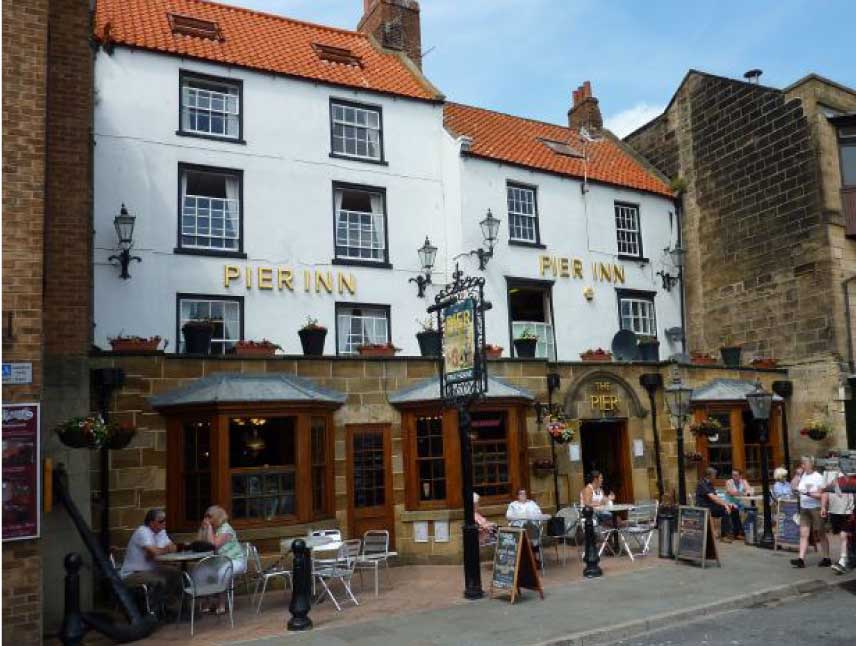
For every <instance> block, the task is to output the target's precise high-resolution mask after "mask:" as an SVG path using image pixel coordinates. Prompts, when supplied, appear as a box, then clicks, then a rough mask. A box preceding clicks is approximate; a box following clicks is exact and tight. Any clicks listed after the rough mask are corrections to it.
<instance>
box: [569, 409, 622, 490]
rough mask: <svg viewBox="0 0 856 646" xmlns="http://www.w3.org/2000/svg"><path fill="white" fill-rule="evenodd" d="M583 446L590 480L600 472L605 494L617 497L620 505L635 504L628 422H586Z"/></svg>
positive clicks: (586, 473) (585, 467) (584, 460)
mask: <svg viewBox="0 0 856 646" xmlns="http://www.w3.org/2000/svg"><path fill="white" fill-rule="evenodd" d="M580 443H581V449H582V462H583V470H584V474H585V477H586V478H588V475H589V474H590V473H591V471H592V470H597V471H600V472H601V473H602V474H603V485H604V491H611V492H612V493H614V494H615V501H616V502H621V503H632V502H633V500H634V498H633V462H632V461H631V459H630V441H629V437H628V432H627V423H626V422H625V421H624V420H619V421H614V422H597V421H592V422H584V423H583V426H582V429H581V431H580ZM574 500H576V498H574Z"/></svg>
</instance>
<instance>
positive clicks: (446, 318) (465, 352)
mask: <svg viewBox="0 0 856 646" xmlns="http://www.w3.org/2000/svg"><path fill="white" fill-rule="evenodd" d="M475 310H476V308H475V301H474V300H473V299H472V298H466V299H464V300H462V301H458V302H457V303H454V304H452V305H450V306H449V307H447V308H446V309H445V310H443V375H444V377H445V380H446V383H447V384H454V383H459V382H462V381H472V379H473V378H474V377H475V369H476V362H475V360H476V320H475V318H476V317H475V314H476V312H475Z"/></svg>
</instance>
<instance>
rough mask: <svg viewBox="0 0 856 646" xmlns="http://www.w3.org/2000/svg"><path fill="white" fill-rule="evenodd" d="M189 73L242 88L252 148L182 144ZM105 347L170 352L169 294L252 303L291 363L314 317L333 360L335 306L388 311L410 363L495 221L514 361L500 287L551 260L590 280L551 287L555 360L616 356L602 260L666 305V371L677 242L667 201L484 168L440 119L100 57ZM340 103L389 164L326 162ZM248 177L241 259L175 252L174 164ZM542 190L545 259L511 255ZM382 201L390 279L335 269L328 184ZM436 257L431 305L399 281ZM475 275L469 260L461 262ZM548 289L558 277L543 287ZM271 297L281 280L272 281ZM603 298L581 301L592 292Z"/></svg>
mask: <svg viewBox="0 0 856 646" xmlns="http://www.w3.org/2000/svg"><path fill="white" fill-rule="evenodd" d="M179 69H183V70H189V71H195V72H200V73H204V74H210V75H212V76H218V77H226V78H229V77H234V78H239V79H241V80H242V81H243V105H242V111H243V114H244V121H243V133H242V135H243V139H244V140H245V141H246V144H238V143H227V142H218V141H211V140H207V139H200V138H194V137H184V136H178V135H176V134H175V131H176V130H177V127H178V110H179V108H178V96H179V92H178V84H179ZM95 78H96V81H95V86H96V109H95V144H96V145H95V207H94V210H95V216H94V217H95V232H96V233H95V268H94V279H95V322H96V329H95V341H96V344H98V345H100V346H101V347H109V345H108V343H107V338H108V337H112V336H116V335H117V334H119V333H124V334H137V335H141V336H152V335H155V334H158V335H160V336H162V337H164V338H167V339H169V340H170V347H169V350H170V351H174V350H175V348H176V345H177V344H176V339H175V336H176V294H177V293H194V294H206V295H223V296H243V297H244V338H246V339H254V340H259V339H261V338H267V339H270V340H272V341H275V342H276V343H279V344H280V345H282V346H283V348H284V351H285V352H287V353H299V352H300V344H299V340H298V337H297V330H298V328H299V327H300V326H301V325H302V324H303V322H304V321H305V319H306V316H307V315H311V316H313V317H315V318H317V319H319V321H320V322H321V323H323V324H325V325H327V326H328V327H329V329H330V332H329V333H328V335H327V345H326V348H325V353H326V354H334V353H335V350H336V348H335V332H334V330H335V320H334V312H335V303H336V302H347V301H352V302H357V303H369V304H388V305H390V306H391V329H392V341H393V342H394V343H395V344H396V345H397V346H399V347H401V348H402V349H403V353H402V354H407V355H412V354H418V345H417V343H416V339H415V336H414V334H415V332H416V331H418V326H417V324H416V319H417V318H424V317H425V308H426V307H427V306H428V305H429V304H430V303H431V302H433V296H434V294H435V293H436V291H437V289H438V286H439V285H441V284H442V283H443V282H444V281H445V280H446V279H447V276H448V275H449V272H450V270H451V269H452V268H453V266H454V260H453V257H454V256H455V255H456V254H458V253H460V252H461V251H463V250H469V249H473V248H476V247H478V246H480V245H481V234H480V229H479V227H478V221H479V220H481V219H482V218H483V217H484V214H485V212H486V210H487V209H488V208H491V209H492V210H493V213H494V215H495V216H496V217H498V218H500V219H501V220H502V226H501V229H500V242H499V244H498V246H497V249H496V252H495V256H494V258H493V259H492V260H491V261H490V263H489V265H488V268H487V271H486V272H485V276H486V278H487V281H488V282H487V288H486V293H487V297H488V298H489V299H490V300H491V301H492V303H493V306H494V308H493V310H491V311H490V312H489V313H488V318H487V326H488V334H487V338H488V341H489V342H493V343H497V344H499V345H502V346H504V347H505V348H506V353H505V354H506V356H508V354H509V352H508V348H509V347H510V339H509V331H508V330H509V326H508V318H507V305H506V281H505V276H513V277H518V278H534V279H540V278H542V277H541V275H540V272H539V262H538V257H539V256H540V255H542V254H546V255H552V256H559V257H568V258H574V257H577V258H580V259H581V260H582V261H583V263H584V275H585V280H582V281H581V280H579V279H573V278H561V277H557V278H555V285H554V288H553V306H554V319H555V323H556V343H557V349H558V358H559V359H560V360H575V359H577V358H578V355H579V352H581V351H582V350H584V349H586V348H588V347H596V346H602V347H608V346H609V343H610V341H611V339H612V336H613V335H614V334H615V332H616V331H617V329H618V311H617V302H616V297H615V286H613V285H611V284H608V283H602V282H594V281H592V280H591V263H592V262H593V261H602V262H613V261H615V262H617V263H619V264H621V265H623V266H624V268H625V273H626V282H625V284H624V285H619V287H624V288H627V289H639V290H648V291H656V292H657V296H656V312H657V325H658V333H659V336H660V342H661V348H660V350H661V357H666V356H668V355H669V354H670V353H671V352H675V351H678V350H679V348H678V347H677V346H669V345H668V344H667V342H666V339H665V335H663V330H664V329H665V328H668V327H672V326H678V325H680V311H679V298H678V291H677V290H673V291H672V292H671V293H666V292H664V291H663V290H662V288H661V281H660V279H659V277H657V276H655V273H656V271H658V270H659V269H661V268H663V267H664V266H665V267H666V269H667V270H671V272H672V273H674V269H673V268H672V267H671V265H670V263H669V262H668V258H667V257H665V256H664V254H663V251H662V250H663V249H664V248H665V247H667V246H669V244H670V241H674V239H675V236H676V233H675V232H674V230H673V229H674V226H673V227H672V228H670V221H669V212H670V211H674V206H673V203H672V202H671V201H670V200H668V199H664V198H660V197H657V196H652V195H649V194H645V193H640V192H637V191H631V190H627V189H621V188H617V187H610V186H604V185H598V184H594V183H592V184H590V191H589V192H588V193H587V195H586V196H585V198H583V197H582V195H581V192H580V182H579V181H576V180H572V179H567V178H561V177H557V176H554V175H550V174H546V173H540V172H534V171H528V170H525V169H520V168H515V167H512V166H508V165H502V164H498V163H494V162H490V161H483V160H478V159H473V158H467V157H461V155H460V154H459V142H457V141H455V140H453V138H452V137H450V136H449V134H448V133H447V132H446V131H445V130H444V129H443V127H442V106H440V105H437V104H431V103H428V102H424V101H414V100H407V99H401V98H395V97H389V96H385V95H380V94H375V93H370V92H360V91H354V90H349V89H344V88H337V87H332V86H327V85H323V84H321V83H312V82H306V81H300V80H294V79H288V78H283V77H281V76H275V75H272V74H262V73H257V72H252V71H248V70H244V69H240V68H230V67H225V66H220V65H214V64H208V63H203V62H199V61H194V60H191V59H181V58H178V57H173V56H166V55H160V54H156V53H151V52H144V51H139V50H130V49H126V48H122V47H117V48H116V49H115V50H114V52H113V54H112V55H107V54H106V53H105V52H104V51H103V50H101V51H99V53H98V55H97V57H96V67H95ZM330 97H335V98H341V99H345V100H351V101H355V102H361V103H367V104H372V105H380V106H382V108H383V136H384V158H385V160H386V161H387V162H388V165H386V166H384V165H378V164H371V163H363V162H356V161H347V160H341V159H333V158H331V157H330V156H329V153H330V130H329V100H330ZM180 162H181V163H188V164H199V165H205V166H214V167H222V168H232V169H238V170H242V171H243V225H244V245H243V248H244V252H245V253H246V254H247V259H246V260H244V259H228V258H219V257H209V256H202V255H179V254H175V253H174V252H173V250H174V248H175V247H176V243H177V239H176V236H177V228H178V164H179V163H180ZM508 180H512V181H518V182H522V183H524V184H530V185H534V186H536V187H537V199H538V210H539V220H540V231H541V241H542V243H544V244H545V245H546V247H547V248H546V249H543V250H541V249H528V248H522V247H513V246H512V247H509V246H508V244H507V242H508V215H507V209H506V205H505V184H506V181H508ZM334 181H337V182H349V183H354V184H365V185H369V186H378V187H384V188H385V189H386V200H387V212H388V241H389V261H390V263H391V264H392V265H393V269H381V268H365V267H350V266H342V265H332V264H331V259H332V258H333V256H334V249H333V213H332V206H333V198H332V183H333V182H334ZM615 200H621V201H628V202H633V203H638V204H639V205H640V217H641V221H642V234H643V240H644V250H645V255H646V256H647V257H648V258H649V259H650V262H649V263H647V264H644V265H639V264H637V263H633V262H627V261H618V260H616V248H615V246H616V242H615V223H614V214H613V209H612V205H613V201H615ZM122 203H125V204H126V206H127V207H128V209H129V210H130V211H131V212H132V213H133V214H134V215H136V216H137V223H136V229H135V234H134V240H135V248H134V250H133V251H134V253H135V254H136V255H139V256H141V257H142V259H143V262H142V263H133V264H132V265H131V267H130V273H131V279H130V280H128V281H123V280H122V279H121V278H119V270H118V268H116V267H114V266H111V265H110V264H109V263H108V261H107V258H108V256H110V255H111V254H112V253H115V245H116V236H115V232H114V229H113V217H114V216H115V215H116V213H117V212H118V210H119V207H120V205H121V204H122ZM426 235H428V236H430V239H431V241H432V243H433V244H435V245H436V246H437V247H438V248H439V252H438V256H437V261H436V265H435V270H436V271H435V274H434V283H435V286H432V287H429V290H428V298H426V299H418V298H417V297H416V286H415V285H413V284H409V283H408V282H407V279H408V278H410V277H411V276H414V275H416V272H417V270H418V257H417V253H416V250H417V248H418V247H420V246H421V245H422V242H423V240H424V239H425V236H426ZM227 264H231V265H238V266H240V267H241V268H242V270H243V269H244V267H246V266H249V267H251V268H253V270H256V269H257V268H258V267H260V266H261V267H270V268H272V269H274V272H275V271H276V269H277V268H278V267H284V268H288V269H291V270H292V271H293V272H294V291H289V290H279V289H277V288H276V286H275V287H274V289H273V290H269V291H266V290H259V289H258V286H257V282H256V280H255V279H257V274H254V281H253V286H252V288H249V289H248V288H247V287H246V286H245V284H244V281H243V278H242V279H241V280H239V281H235V282H233V283H232V285H231V287H229V288H228V289H227V288H225V287H224V285H223V270H224V266H225V265H227ZM461 264H462V267H464V268H465V269H468V270H475V268H476V267H477V264H476V262H475V259H474V258H466V259H463V260H462V261H461ZM303 270H309V271H310V272H313V273H314V271H315V270H320V271H324V272H326V271H332V272H333V273H334V276H335V274H336V273H337V272H342V273H345V274H352V275H353V276H354V278H355V279H356V284H357V287H356V294H355V295H353V296H351V295H349V294H347V292H346V293H345V294H344V295H339V294H338V292H337V291H336V292H335V293H334V294H332V295H331V294H327V293H324V292H322V293H317V292H316V291H315V289H314V285H313V288H312V289H311V291H310V292H308V293H307V292H305V291H304V289H303V284H302V272H303ZM544 278H551V276H544ZM274 284H276V274H275V273H274ZM586 286H591V287H593V288H594V290H595V297H594V300H593V301H592V302H588V301H586V300H585V298H584V297H583V288H584V287H586Z"/></svg>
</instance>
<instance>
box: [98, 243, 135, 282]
mask: <svg viewBox="0 0 856 646" xmlns="http://www.w3.org/2000/svg"><path fill="white" fill-rule="evenodd" d="M107 260H109V261H110V263H111V264H113V265H118V266H119V267H121V268H122V273H121V274H120V276H121V277H122V278H123V279H125V280H128V279H129V278H130V277H131V274H129V273H128V265H130V264H131V261H132V260H136V261H137V262H143V259H142V258H140V257H139V256H132V255H131V250H130V249H127V248H126V249H122V251H120V252H119V253H118V254H114V255H112V256H110V257H109V258H108V259H107Z"/></svg>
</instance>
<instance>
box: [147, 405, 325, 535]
mask: <svg viewBox="0 0 856 646" xmlns="http://www.w3.org/2000/svg"><path fill="white" fill-rule="evenodd" d="M164 415H166V417H167V482H166V490H167V509H166V512H167V521H168V524H169V526H170V528H172V530H173V531H177V532H187V531H194V530H195V529H196V528H197V527H198V523H199V522H201V520H202V519H201V518H200V519H192V518H187V517H186V514H185V510H184V494H183V474H184V436H183V432H182V428H183V425H184V423H186V422H191V421H201V420H206V421H210V422H211V441H210V447H211V504H219V505H220V506H222V507H223V508H224V509H225V510H226V511H227V513H229V516H230V522H231V524H232V526H233V527H235V529H251V528H257V527H277V526H283V525H295V524H305V523H311V522H315V521H319V520H325V519H330V518H335V497H334V496H335V490H334V486H335V469H336V464H335V444H334V441H335V440H334V435H335V431H334V428H335V427H334V425H333V413H332V409H331V407H329V406H288V405H281V404H280V405H271V404H242V405H235V406H228V407H197V408H195V409H192V410H190V409H184V410H177V411H169V412H165V413H164ZM248 416H254V417H268V418H272V417H294V418H295V433H296V434H295V464H294V470H295V513H294V514H293V515H289V516H277V517H276V518H274V519H271V520H264V519H233V518H231V512H232V482H231V471H232V469H231V468H230V466H229V419H230V418H232V417H248ZM313 417H324V418H325V419H326V424H327V433H326V437H325V438H324V439H325V444H326V446H325V451H326V457H327V464H328V468H327V473H326V478H325V482H326V485H327V487H326V500H325V509H324V511H322V512H320V513H318V514H315V513H314V512H313V509H312V508H313V500H312V496H313V488H312V454H311V451H312V438H311V419H312V418H313Z"/></svg>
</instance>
